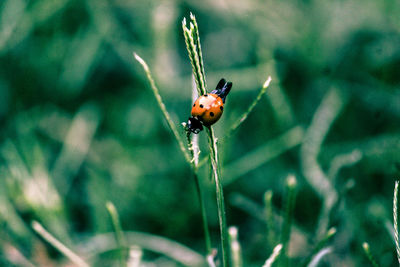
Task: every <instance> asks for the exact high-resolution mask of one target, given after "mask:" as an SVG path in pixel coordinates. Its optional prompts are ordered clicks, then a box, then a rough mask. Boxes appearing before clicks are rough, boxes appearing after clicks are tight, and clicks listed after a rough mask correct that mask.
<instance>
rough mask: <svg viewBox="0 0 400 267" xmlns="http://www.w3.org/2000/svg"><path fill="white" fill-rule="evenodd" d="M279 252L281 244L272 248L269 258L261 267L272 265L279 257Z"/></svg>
mask: <svg viewBox="0 0 400 267" xmlns="http://www.w3.org/2000/svg"><path fill="white" fill-rule="evenodd" d="M281 250H282V244H279V245H277V246H276V247H275V248H274V251H273V252H272V254H271V256H270V257H269V258H268V259H267V261H266V262H265V263H264V265H263V266H262V267H271V266H272V264H273V263H274V262H275V261H276V259H277V258H278V256H279V255H280V253H281Z"/></svg>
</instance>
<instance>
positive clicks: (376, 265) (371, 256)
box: [362, 242, 379, 267]
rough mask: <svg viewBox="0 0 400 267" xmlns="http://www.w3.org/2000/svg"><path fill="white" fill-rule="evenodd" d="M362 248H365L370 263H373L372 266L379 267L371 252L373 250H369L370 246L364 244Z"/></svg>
mask: <svg viewBox="0 0 400 267" xmlns="http://www.w3.org/2000/svg"><path fill="white" fill-rule="evenodd" d="M362 247H363V250H364V253H365V255H366V256H367V258H368V260H369V262H370V263H371V265H372V266H373V267H379V265H378V263H377V262H376V260H375V257H374V256H373V255H372V252H371V250H370V248H369V244H368V243H367V242H364V243H363V244H362Z"/></svg>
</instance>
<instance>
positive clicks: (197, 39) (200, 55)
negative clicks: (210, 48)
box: [190, 13, 207, 88]
mask: <svg viewBox="0 0 400 267" xmlns="http://www.w3.org/2000/svg"><path fill="white" fill-rule="evenodd" d="M190 19H191V21H192V23H193V28H194V30H193V39H194V41H195V44H196V48H197V55H198V58H199V66H200V71H201V74H202V77H203V81H204V86H205V88H207V83H206V74H205V72H204V62H203V53H202V52H201V43H200V34H199V26H198V25H197V21H196V17H195V16H194V15H193V14H192V13H190Z"/></svg>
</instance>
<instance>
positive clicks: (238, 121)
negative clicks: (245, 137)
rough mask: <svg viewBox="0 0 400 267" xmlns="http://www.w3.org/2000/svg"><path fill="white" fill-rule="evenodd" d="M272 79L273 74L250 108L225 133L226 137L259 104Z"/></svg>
mask: <svg viewBox="0 0 400 267" xmlns="http://www.w3.org/2000/svg"><path fill="white" fill-rule="evenodd" d="M271 80H272V79H271V76H269V77H268V78H267V80H266V81H265V82H264V84H263V86H262V88H261V90H260V92H259V93H258V95H257V97H256V99H254V100H253V102H252V103H251V105H250V106H249V108H248V109H247V110H246V111H245V112H244V113H243V115H242V116H240V118H239V119H238V120H237V121H236V122H235V123H233V125H232V127H231V128H230V129H229V130H228V132H227V134H226V135H225V137H224V138H226V137H229V136H230V135H231V134H232V133H233V132H234V131H235V130H236V129H237V128H238V127H239V126H240V125H241V124H242V123H243V122H244V121H245V120H246V119H247V117H248V116H249V114H250V113H251V112H252V111H253V109H254V108H255V106H256V105H257V103H258V101H260V99H261V97H262V96H263V95H264V94H265V92H266V91H267V88H268V86H269V84H270V83H271Z"/></svg>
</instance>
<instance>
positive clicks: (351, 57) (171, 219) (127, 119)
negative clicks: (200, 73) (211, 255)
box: [0, 0, 400, 266]
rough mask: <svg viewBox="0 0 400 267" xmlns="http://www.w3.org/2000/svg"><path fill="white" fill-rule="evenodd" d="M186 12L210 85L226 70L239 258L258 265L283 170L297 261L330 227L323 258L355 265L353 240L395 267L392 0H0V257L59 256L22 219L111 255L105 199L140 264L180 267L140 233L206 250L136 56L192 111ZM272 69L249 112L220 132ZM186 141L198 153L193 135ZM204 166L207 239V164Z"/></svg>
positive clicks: (396, 69)
mask: <svg viewBox="0 0 400 267" xmlns="http://www.w3.org/2000/svg"><path fill="white" fill-rule="evenodd" d="M190 12H193V13H194V14H195V15H196V18H197V22H198V24H199V29H200V37H201V42H202V48H203V56H204V61H205V62H204V63H205V71H206V75H207V84H208V90H212V89H214V86H215V85H216V84H217V82H218V81H219V79H220V78H222V77H224V78H226V79H227V80H229V81H232V82H233V89H232V91H231V93H230V95H229V97H228V99H227V103H226V106H225V112H224V116H223V117H222V119H221V120H220V121H219V122H218V123H217V124H216V125H215V127H214V128H215V130H216V135H217V137H218V138H220V145H219V154H220V160H221V165H222V168H223V169H222V177H223V180H224V184H225V200H226V206H227V219H228V224H229V225H235V226H237V227H238V229H239V241H240V243H241V246H242V250H243V258H244V266H261V265H262V264H263V262H265V260H266V259H267V258H268V256H269V255H270V253H271V251H272V249H273V247H274V246H275V245H276V244H277V242H278V241H279V240H278V238H279V229H280V222H279V220H276V225H275V226H274V227H272V228H271V227H268V229H267V227H266V225H265V217H264V214H263V205H264V204H263V199H264V193H265V192H266V191H267V190H272V191H273V193H274V195H273V199H272V202H273V208H274V212H275V213H276V215H277V216H279V215H280V214H282V212H283V208H282V207H283V203H284V198H285V181H286V177H287V176H288V175H290V174H293V175H295V176H296V178H297V181H298V188H297V198H296V200H297V201H296V205H295V211H294V220H293V224H294V230H293V233H292V238H291V247H290V250H289V254H290V255H291V256H292V262H293V263H300V262H301V261H302V260H303V259H304V258H305V257H307V256H308V255H309V254H310V253H311V251H312V249H313V247H314V245H315V244H316V241H317V240H318V237H319V235H318V230H321V231H324V230H326V229H327V228H329V227H332V226H334V227H336V229H337V234H336V236H335V237H334V239H333V240H332V241H331V243H330V246H331V248H332V251H331V253H329V254H328V255H326V256H325V257H324V259H323V260H322V261H321V263H320V265H319V266H365V265H366V264H368V262H367V258H366V257H365V255H364V254H363V251H362V247H361V244H362V243H363V242H364V241H367V242H369V243H370V246H371V249H372V251H373V253H374V255H376V258H377V260H378V262H379V263H380V264H381V265H382V266H394V265H395V264H396V261H397V259H396V254H395V247H394V242H393V235H392V226H391V225H392V223H391V221H392V213H391V211H392V196H393V187H394V181H395V179H400V123H399V122H400V90H399V88H400V28H399V25H400V3H399V2H398V1H396V0H388V1H375V0H349V1H343V0H338V1H313V0H303V1H289V0H268V1H262V0H247V1H240V0H232V1H229V0H225V1H224V0H218V1H210V0H206V1H194V0H187V1H155V0H149V1H145V0H135V1H128V0H115V1H110V0H72V1H67V0H58V1H56V0H37V1H29V0H2V1H0V125H1V128H0V176H1V177H0V224H1V232H0V242H1V243H0V265H2V266H31V265H29V264H33V265H36V266H67V265H68V261H67V260H66V259H65V258H64V257H63V256H62V255H61V254H59V253H58V252H57V251H56V250H55V249H53V248H52V247H51V246H49V245H48V244H47V243H46V242H44V241H43V240H42V239H41V238H40V237H39V236H38V235H36V234H35V233H34V232H33V231H32V229H31V227H30V223H31V221H32V220H37V221H39V222H40V223H42V224H43V226H44V227H45V228H46V229H47V230H48V231H49V232H51V233H52V234H54V235H55V236H57V238H59V239H60V240H61V241H62V242H63V243H65V244H66V245H67V246H69V247H71V248H72V249H73V250H75V251H78V252H79V254H80V255H82V256H83V257H84V258H86V259H89V261H91V262H92V263H93V264H94V265H96V266H112V265H115V264H116V263H117V262H116V258H115V255H113V253H112V249H113V248H115V246H114V245H113V243H112V242H111V241H110V240H113V238H112V236H105V237H106V238H105V239H104V240H103V241H102V242H99V241H96V238H97V237H99V238H100V237H101V236H103V237H104V234H105V233H108V232H111V231H112V224H111V222H110V218H109V215H108V213H107V210H106V208H105V203H106V202H107V201H111V202H113V203H114V204H115V206H116V208H117V210H118V211H119V214H120V219H121V223H122V227H123V229H124V230H126V231H131V232H130V233H131V234H132V235H133V236H132V240H131V239H130V240H131V241H130V243H131V244H137V245H139V246H141V247H142V248H143V264H146V265H144V266H182V265H183V264H185V261H184V260H179V259H176V258H174V257H172V256H171V255H168V253H160V252H159V251H157V247H158V246H161V245H160V244H161V243H160V242H155V244H153V245H149V244H147V243H146V242H147V241H149V240H151V239H152V238H154V236H152V235H156V236H159V237H163V238H166V239H163V240H169V241H171V240H173V241H176V242H179V243H180V244H183V245H185V246H187V247H188V248H190V249H191V251H190V253H192V254H193V255H194V256H199V255H204V253H205V248H204V237H203V231H202V226H201V216H200V211H199V205H198V201H197V196H196V190H195V187H194V183H193V179H192V176H191V171H190V168H189V166H188V165H187V163H186V162H185V160H184V157H183V155H182V154H181V153H180V150H179V148H178V145H177V143H176V141H175V139H174V138H173V135H172V134H171V132H170V131H169V130H168V127H167V124H166V123H165V120H164V118H163V116H162V113H161V112H160V110H159V107H158V105H157V103H156V101H155V98H154V96H153V93H152V91H151V90H150V87H149V84H148V81H147V79H146V76H145V73H144V71H143V69H142V68H141V66H140V64H138V62H136V61H135V60H134V58H133V56H132V52H136V53H138V54H139V55H140V56H141V57H142V58H143V59H144V60H146V62H147V63H148V64H149V66H150V68H151V70H152V73H153V75H154V78H155V80H156V83H157V85H158V87H159V89H160V93H161V95H162V97H163V100H164V101H165V104H166V107H167V109H168V111H169V112H170V113H171V114H172V117H173V120H174V122H175V123H176V124H177V126H178V127H180V123H181V122H183V121H185V120H187V118H188V116H189V113H190V108H191V103H192V100H191V92H192V89H191V86H192V80H191V66H190V62H189V60H188V56H187V51H186V47H185V42H184V38H183V34H182V28H181V27H182V25H181V22H182V19H183V18H184V17H185V16H186V17H187V18H188V17H189V14H190ZM269 75H271V77H272V83H271V85H270V87H269V88H268V90H267V93H266V95H264V96H263V98H262V99H261V101H260V102H259V104H258V105H257V106H256V108H255V110H254V112H252V113H251V114H250V115H249V117H248V119H247V120H246V121H245V122H244V123H243V124H242V126H241V127H240V128H239V129H238V130H236V131H235V132H234V133H233V135H231V136H230V137H229V138H223V136H224V133H225V132H226V129H229V127H230V125H232V123H233V122H235V120H236V119H237V118H239V116H240V115H241V114H242V113H243V112H245V111H246V110H247V108H248V106H249V105H250V104H251V102H252V101H253V99H254V98H255V97H256V96H257V94H258V92H259V90H260V88H261V86H262V84H263V82H264V81H265V80H266V78H267V77H268V76H269ZM183 136H184V133H183V130H182V137H183ZM200 144H201V151H202V152H201V154H200V156H201V157H204V156H207V155H208V149H207V146H206V139H205V134H204V133H200ZM201 174H202V176H201V180H202V183H203V187H204V191H205V198H206V199H205V201H206V208H207V212H208V217H209V223H210V228H211V234H212V241H213V246H215V247H218V245H219V231H218V220H217V212H216V201H215V191H214V187H213V184H212V183H211V182H210V181H209V180H208V166H206V165H204V167H203V168H202V169H201ZM326 206H327V207H328V211H330V212H325V213H324V207H326ZM320 214H322V215H321V216H320ZM141 233H144V236H141V235H139V236H137V235H138V234H141ZM150 234H151V236H150ZM99 244H100V245H99ZM146 244H147V245H146ZM173 247H174V246H173V245H171V248H173ZM176 251H177V252H178V258H179V257H180V256H179V255H181V256H182V255H183V252H182V251H180V249H178V248H176ZM188 253H189V252H188ZM196 253H198V254H196ZM193 255H192V256H193ZM182 257H183V256H182ZM186 265H189V266H190V265H194V262H191V261H190V260H189V261H188V262H186ZM68 266H71V265H68Z"/></svg>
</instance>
